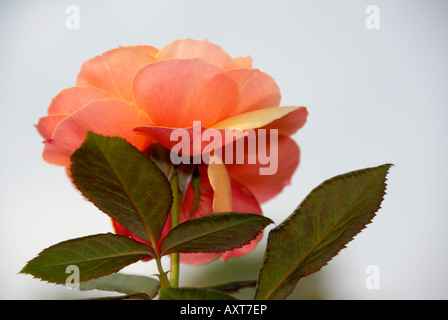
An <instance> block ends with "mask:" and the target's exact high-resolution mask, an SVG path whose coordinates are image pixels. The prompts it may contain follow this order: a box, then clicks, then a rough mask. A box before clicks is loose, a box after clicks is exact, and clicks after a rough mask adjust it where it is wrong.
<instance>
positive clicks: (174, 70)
mask: <svg viewBox="0 0 448 320" xmlns="http://www.w3.org/2000/svg"><path fill="white" fill-rule="evenodd" d="M133 90H134V97H135V101H136V103H137V105H138V106H139V107H140V108H141V109H143V110H144V111H145V112H146V113H147V114H148V116H149V118H150V119H151V120H152V121H153V123H154V124H155V125H157V126H161V127H172V128H188V127H191V126H192V125H193V121H201V123H202V126H203V127H208V126H210V125H212V124H213V123H216V122H218V121H221V120H222V119H225V118H227V117H229V116H230V115H231V114H233V113H234V111H235V109H236V107H237V106H238V103H239V90H238V85H237V84H236V83H235V81H234V80H232V79H231V78H230V77H229V76H228V75H227V74H226V73H225V72H224V71H223V70H222V69H220V68H218V67H216V66H213V65H211V64H207V63H204V62H203V61H201V60H199V59H195V60H167V61H160V62H157V63H153V64H150V65H147V66H146V67H144V68H142V69H141V70H140V71H139V72H138V73H137V75H136V76H135V79H134V83H133Z"/></svg>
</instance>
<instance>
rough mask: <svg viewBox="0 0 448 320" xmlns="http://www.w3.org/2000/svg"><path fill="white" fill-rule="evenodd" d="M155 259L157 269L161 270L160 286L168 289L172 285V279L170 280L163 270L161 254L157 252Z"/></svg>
mask: <svg viewBox="0 0 448 320" xmlns="http://www.w3.org/2000/svg"><path fill="white" fill-rule="evenodd" d="M155 260H156V264H157V270H159V280H160V287H161V289H168V288H170V287H171V285H170V281H169V280H168V277H167V276H166V273H165V272H164V271H163V268H162V263H161V261H160V257H159V255H158V254H157V253H156V257H155Z"/></svg>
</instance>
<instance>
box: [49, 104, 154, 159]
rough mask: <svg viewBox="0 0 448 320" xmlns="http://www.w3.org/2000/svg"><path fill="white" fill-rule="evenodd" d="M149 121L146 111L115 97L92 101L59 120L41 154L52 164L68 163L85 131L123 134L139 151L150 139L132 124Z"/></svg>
mask: <svg viewBox="0 0 448 320" xmlns="http://www.w3.org/2000/svg"><path fill="white" fill-rule="evenodd" d="M148 123H150V122H149V121H148V119H147V117H146V115H145V114H144V113H143V112H142V111H141V110H139V109H138V108H136V107H135V106H134V105H131V104H128V103H126V102H124V101H121V100H115V99H109V100H98V101H94V102H92V103H89V104H88V105H86V106H85V107H84V108H82V109H80V110H78V111H76V112H75V113H73V114H72V115H70V116H68V117H66V118H65V119H64V120H62V121H61V122H60V123H59V125H58V126H57V127H56V129H55V131H54V133H53V136H52V138H51V139H50V140H47V141H46V142H45V147H44V152H43V158H44V160H45V161H47V162H49V163H51V164H55V165H60V166H68V165H70V156H71V154H72V153H73V152H74V151H75V150H76V149H77V148H79V146H80V145H81V144H82V143H83V141H84V140H85V137H86V133H87V131H92V132H94V133H97V134H101V135H105V136H119V137H122V138H124V139H126V140H127V141H128V142H129V143H131V144H132V145H134V146H135V147H136V148H138V149H139V150H141V151H142V150H144V149H145V148H147V146H148V145H149V143H150V139H149V138H148V137H147V136H144V135H139V134H136V133H134V132H133V131H132V128H133V127H135V126H138V125H141V124H148Z"/></svg>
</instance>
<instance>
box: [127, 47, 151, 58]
mask: <svg viewBox="0 0 448 320" xmlns="http://www.w3.org/2000/svg"><path fill="white" fill-rule="evenodd" d="M119 47H120V48H128V49H132V50H136V51H140V52H143V53H146V54H149V55H151V56H153V57H154V58H155V55H156V54H157V53H158V52H159V49H157V48H154V47H153V46H147V45H137V46H119Z"/></svg>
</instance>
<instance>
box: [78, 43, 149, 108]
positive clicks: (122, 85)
mask: <svg viewBox="0 0 448 320" xmlns="http://www.w3.org/2000/svg"><path fill="white" fill-rule="evenodd" d="M155 61H156V59H155V58H154V57H153V56H152V55H150V54H147V53H145V52H143V51H141V50H135V49H131V48H126V47H121V48H117V49H113V50H110V51H107V52H105V53H103V54H102V55H100V56H96V57H95V58H92V59H90V60H87V61H86V62H84V64H83V65H82V67H81V71H80V72H79V75H78V78H77V79H76V85H77V86H92V87H96V88H99V89H102V90H105V91H107V92H109V93H110V94H112V95H113V96H114V97H115V98H119V99H124V100H127V101H132V99H133V98H132V89H131V88H132V80H133V79H134V76H135V74H136V73H137V71H138V70H140V69H141V68H142V67H143V66H145V65H147V64H149V63H153V62H155Z"/></svg>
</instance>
